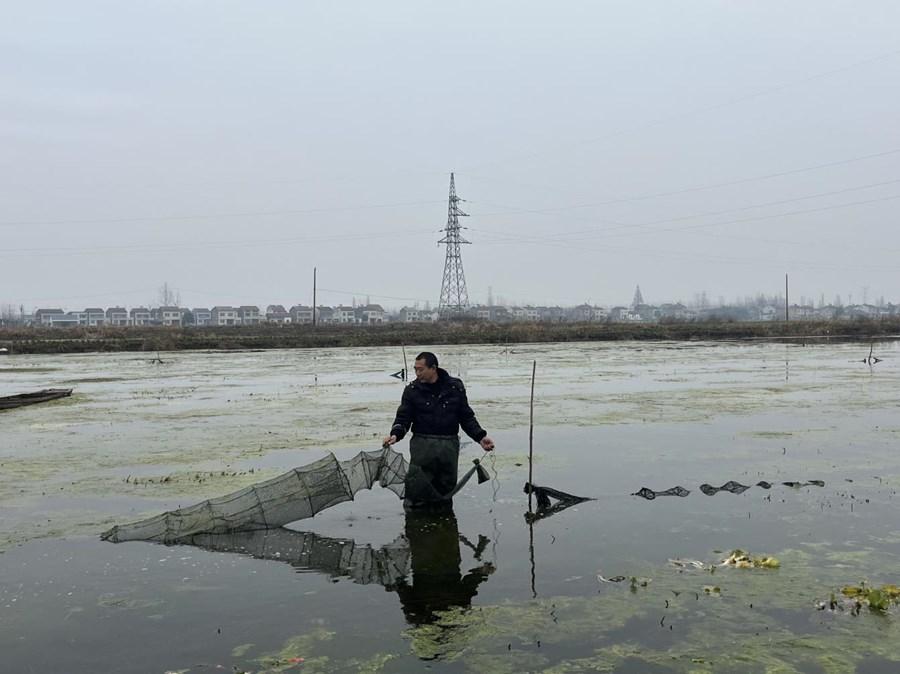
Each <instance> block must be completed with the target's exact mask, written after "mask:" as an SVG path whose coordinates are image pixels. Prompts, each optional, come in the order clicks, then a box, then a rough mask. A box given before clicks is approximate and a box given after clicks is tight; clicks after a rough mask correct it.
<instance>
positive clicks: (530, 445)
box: [528, 360, 537, 514]
mask: <svg viewBox="0 0 900 674" xmlns="http://www.w3.org/2000/svg"><path fill="white" fill-rule="evenodd" d="M536 371H537V361H536V360H535V361H533V362H532V363H531V410H530V415H529V423H528V484H529V485H534V374H535V372H536ZM532 491H533V490H532V489H529V490H528V512H529V514H530V513H531V512H532V510H531V492H532Z"/></svg>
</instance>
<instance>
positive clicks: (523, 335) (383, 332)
mask: <svg viewBox="0 0 900 674" xmlns="http://www.w3.org/2000/svg"><path fill="white" fill-rule="evenodd" d="M876 338H878V339H897V338H900V318H893V317H892V318H889V319H880V320H862V319H861V320H852V321H790V322H788V323H785V322H783V321H777V322H776V321H758V322H719V321H709V322H707V321H702V322H699V321H698V322H667V323H524V322H523V323H518V322H517V323H489V322H482V321H459V322H455V321H450V322H440V323H431V324H429V323H388V324H384V325H319V326H316V327H313V326H311V325H294V326H292V325H269V324H261V325H253V326H249V325H248V326H222V327H219V326H215V327H210V326H203V327H195V326H183V327H166V326H146V327H111V326H103V327H94V328H87V327H79V328H42V327H27V328H13V327H7V328H0V349H2V348H6V349H8V351H7V352H6V353H4V354H3V355H14V354H63V353H98V352H99V353H103V352H155V351H193V350H221V351H234V350H248V349H304V348H333V347H368V346H400V345H406V344H435V345H437V344H441V345H444V344H447V345H453V344H498V345H507V344H524V343H532V344H535V343H546V342H592V341H626V340H627V341H807V340H816V341H819V340H824V341H862V340H871V339H876Z"/></svg>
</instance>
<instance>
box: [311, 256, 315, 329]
mask: <svg viewBox="0 0 900 674" xmlns="http://www.w3.org/2000/svg"><path fill="white" fill-rule="evenodd" d="M312 310H313V312H312V318H313V327H316V268H315V267H313V305H312Z"/></svg>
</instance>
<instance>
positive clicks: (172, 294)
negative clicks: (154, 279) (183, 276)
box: [159, 281, 181, 307]
mask: <svg viewBox="0 0 900 674" xmlns="http://www.w3.org/2000/svg"><path fill="white" fill-rule="evenodd" d="M179 304H181V293H179V292H178V291H177V290H175V289H174V288H172V287H171V286H170V285H169V282H168V281H166V282H165V283H163V284H162V285H161V286H160V287H159V305H160V306H162V307H177V306H178V305H179Z"/></svg>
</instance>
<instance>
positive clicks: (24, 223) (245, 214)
mask: <svg viewBox="0 0 900 674" xmlns="http://www.w3.org/2000/svg"><path fill="white" fill-rule="evenodd" d="M439 203H443V202H441V201H434V200H432V201H411V202H402V203H395V204H369V205H365V206H335V207H332V208H303V209H288V210H280V211H242V212H232V213H195V214H193V215H164V216H152V215H148V216H137V217H135V216H131V217H123V218H95V219H82V220H18V221H16V220H13V221H6V222H0V227H31V226H37V225H86V224H117V223H129V222H181V221H185V220H215V219H219V218H250V217H254V218H256V217H267V216H273V215H311V214H316V213H340V212H346V211H362V210H369V209H372V208H406V207H409V206H430V205H433V204H439Z"/></svg>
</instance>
